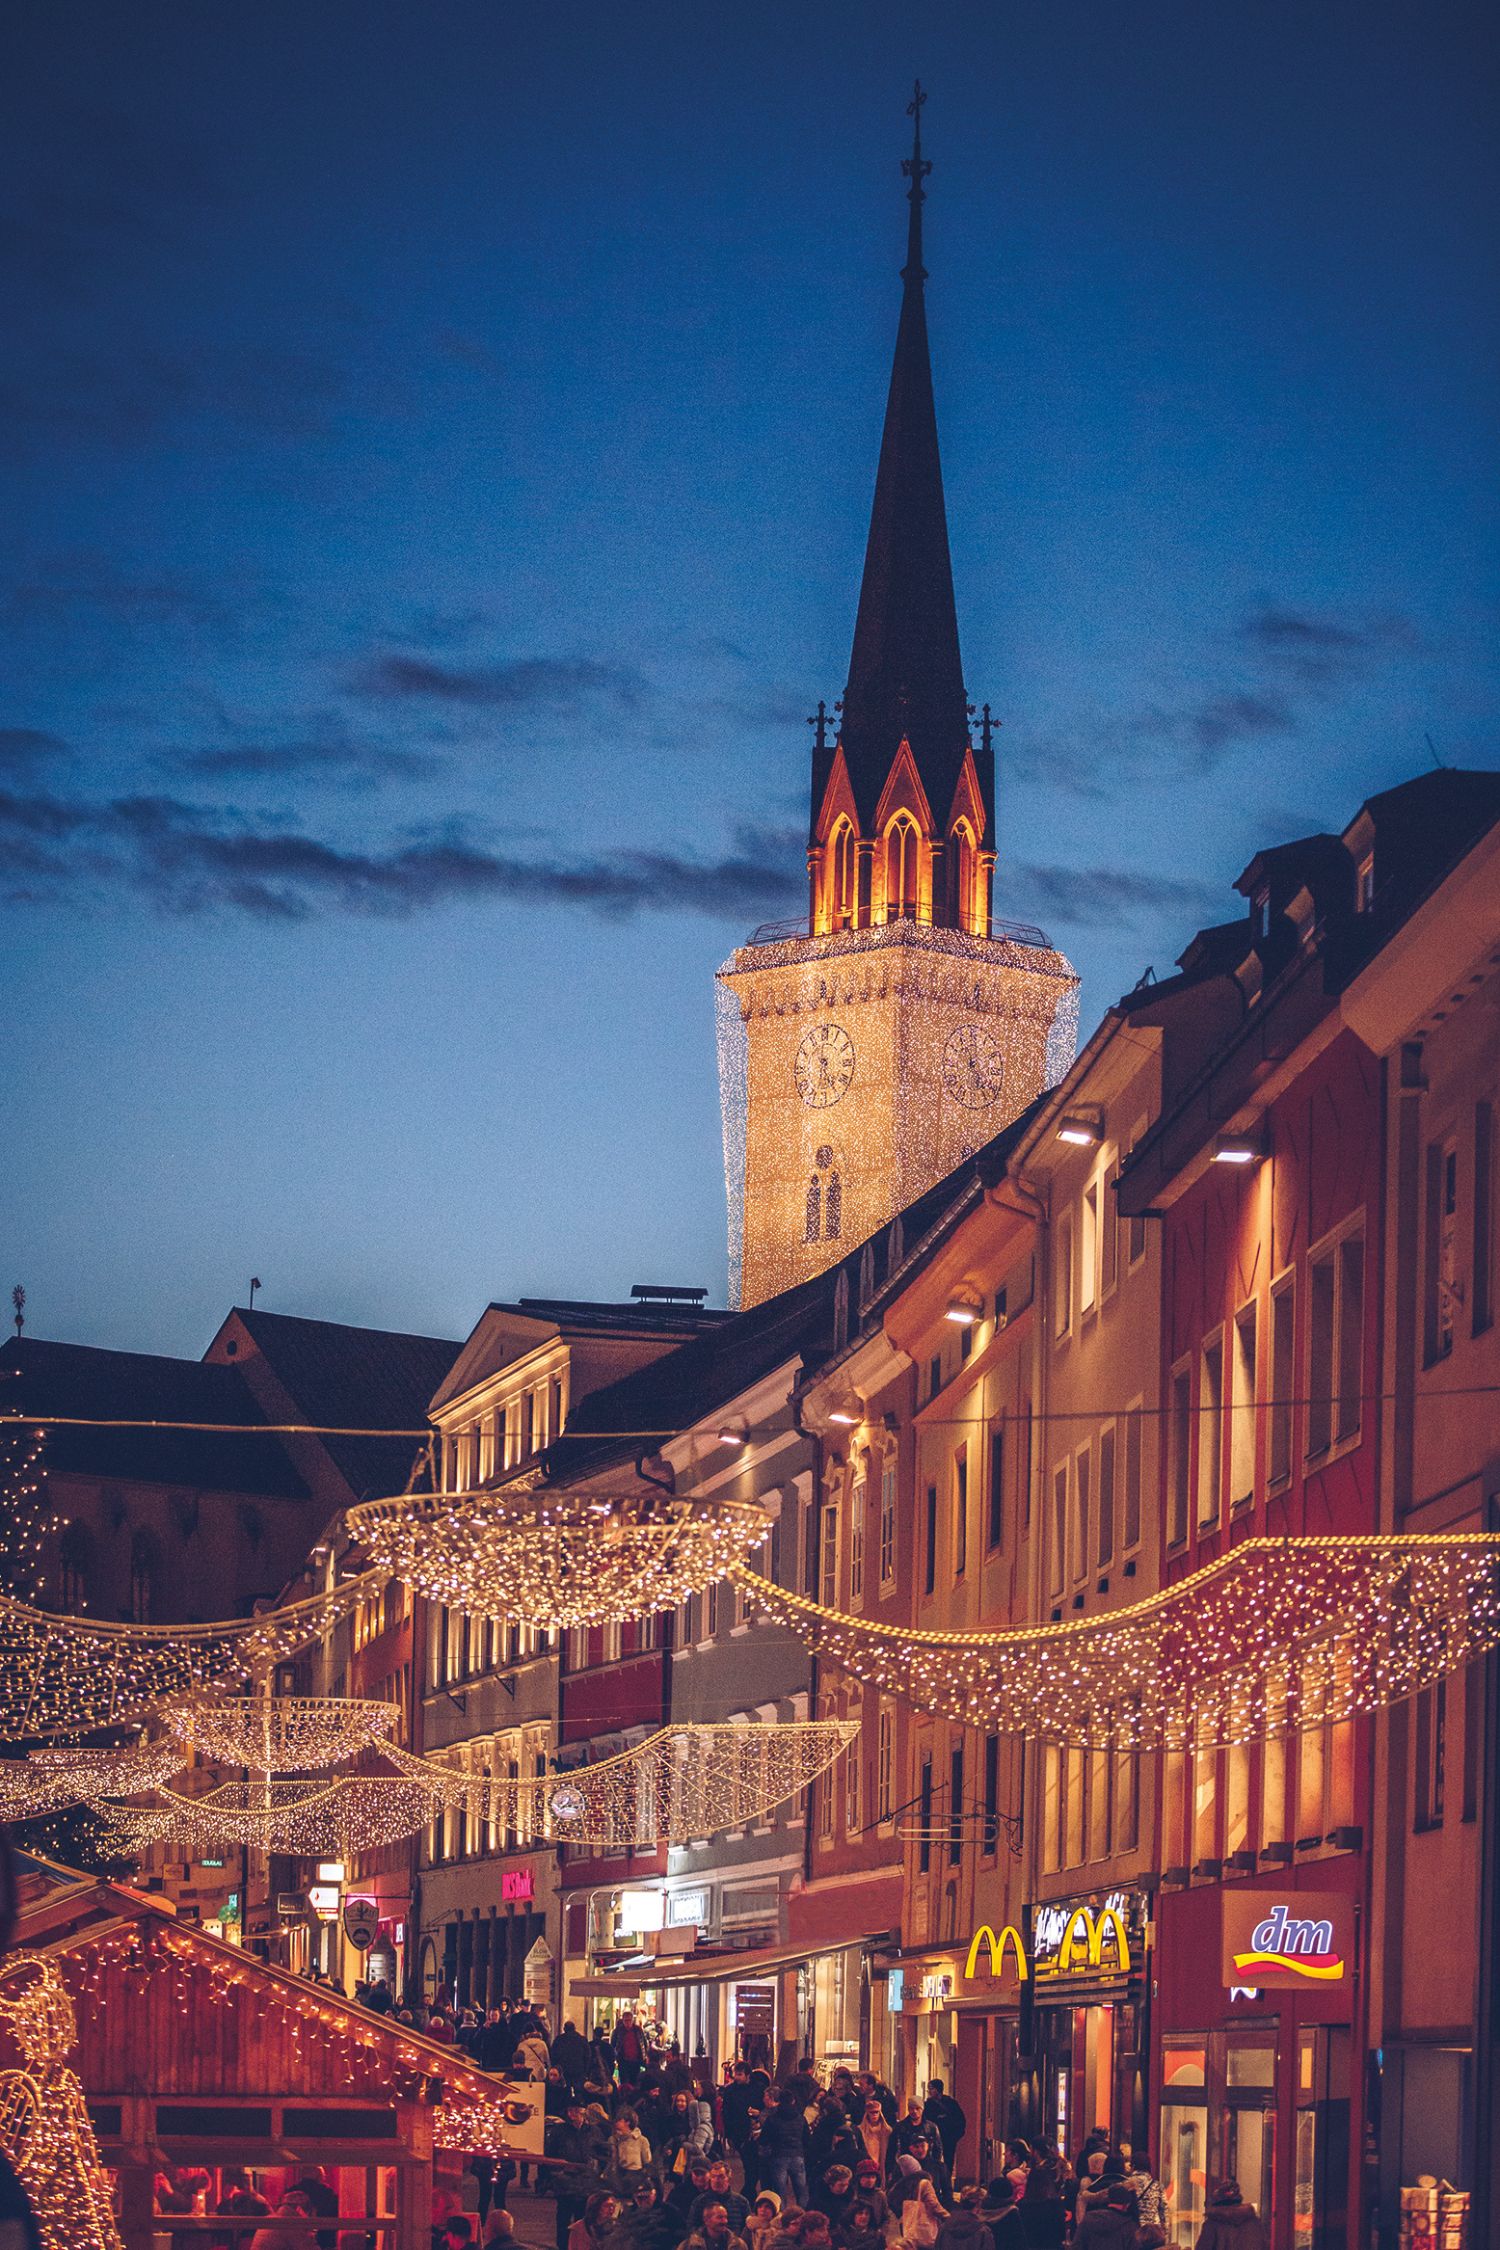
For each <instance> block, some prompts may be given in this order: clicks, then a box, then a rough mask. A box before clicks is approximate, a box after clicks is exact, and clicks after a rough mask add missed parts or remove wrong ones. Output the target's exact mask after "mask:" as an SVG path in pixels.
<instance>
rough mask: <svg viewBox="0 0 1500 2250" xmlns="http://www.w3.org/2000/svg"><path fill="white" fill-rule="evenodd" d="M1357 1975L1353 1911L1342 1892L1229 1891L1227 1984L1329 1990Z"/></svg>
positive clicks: (1276, 1989) (1268, 1989) (1261, 1988)
mask: <svg viewBox="0 0 1500 2250" xmlns="http://www.w3.org/2000/svg"><path fill="white" fill-rule="evenodd" d="M1353 1975H1354V1907H1353V1902H1352V1901H1351V1900H1350V1899H1348V1898H1346V1897H1344V1896H1343V1894H1342V1893H1341V1892H1338V1891H1287V1892H1281V1893H1278V1892H1276V1891H1271V1890H1262V1891H1240V1890H1226V1891H1225V1893H1224V1983H1225V1984H1226V1985H1227V1986H1233V1985H1248V1986H1250V1987H1252V1988H1253V1989H1254V1990H1256V1991H1258V1992H1299V1991H1300V1992H1328V1991H1337V1990H1338V1989H1339V1988H1340V1987H1347V1986H1348V1984H1349V1983H1350V1981H1351V1979H1352V1977H1353Z"/></svg>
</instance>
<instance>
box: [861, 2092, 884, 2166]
mask: <svg viewBox="0 0 1500 2250" xmlns="http://www.w3.org/2000/svg"><path fill="white" fill-rule="evenodd" d="M859 2138H860V2144H861V2146H862V2147H863V2149H864V2152H865V2154H866V2156H868V2157H869V2158H870V2160H871V2162H872V2163H874V2164H875V2165H877V2166H878V2167H879V2170H880V2173H881V2176H882V2178H883V2177H884V2175H885V2165H886V2157H887V2154H888V2152H889V2150H890V2145H891V2124H890V2120H889V2118H888V2117H887V2116H886V2114H885V2111H884V2110H883V2109H882V2108H881V2106H880V2098H879V2096H878V2095H876V2094H870V2095H868V2096H867V2097H866V2100H865V2106H864V2108H863V2110H862V2111H861V2112H860V2120H859ZM858 2169H859V2167H858V2165H856V2166H855V2170H856V2171H858Z"/></svg>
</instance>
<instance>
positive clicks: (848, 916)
mask: <svg viewBox="0 0 1500 2250" xmlns="http://www.w3.org/2000/svg"><path fill="white" fill-rule="evenodd" d="M828 864H829V869H830V872H831V886H832V887H831V891H830V899H831V905H832V912H831V917H830V919H831V922H832V926H833V928H834V929H836V930H852V929H853V927H854V924H855V921H856V919H857V917H856V914H855V905H856V893H855V873H854V864H855V863H854V830H853V828H852V827H851V826H850V824H849V822H848V821H847V820H839V821H838V822H836V823H835V826H834V831H833V834H832V836H831V837H830V838H829V843H828Z"/></svg>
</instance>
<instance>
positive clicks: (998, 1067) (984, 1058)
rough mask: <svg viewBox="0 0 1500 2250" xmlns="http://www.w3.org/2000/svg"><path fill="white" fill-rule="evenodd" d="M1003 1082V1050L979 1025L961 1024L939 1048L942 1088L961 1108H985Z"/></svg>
mask: <svg viewBox="0 0 1500 2250" xmlns="http://www.w3.org/2000/svg"><path fill="white" fill-rule="evenodd" d="M1004 1084H1005V1053H1004V1050H1003V1049H1002V1047H1001V1045H1000V1042H999V1040H998V1039H997V1038H996V1037H995V1035H994V1033H993V1032H992V1031H986V1030H985V1028H984V1026H983V1024H978V1023H963V1024H960V1025H959V1027H958V1029H957V1031H955V1032H951V1033H950V1034H949V1037H948V1043H947V1045H946V1046H945V1047H944V1049H943V1087H944V1090H945V1092H947V1093H948V1094H950V1095H951V1096H952V1098H953V1099H954V1101H956V1102H958V1103H960V1104H961V1105H962V1107H963V1108H965V1109H988V1108H989V1106H990V1104H991V1102H995V1101H998V1100H999V1098H1000V1093H1001V1089H1002V1088H1003V1087H1004Z"/></svg>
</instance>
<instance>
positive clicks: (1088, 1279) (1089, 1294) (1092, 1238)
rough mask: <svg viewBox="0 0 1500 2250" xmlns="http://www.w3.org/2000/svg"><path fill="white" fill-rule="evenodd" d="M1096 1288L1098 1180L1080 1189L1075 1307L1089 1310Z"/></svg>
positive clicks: (1096, 1293) (1092, 1303)
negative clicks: (1080, 1202) (1076, 1305)
mask: <svg viewBox="0 0 1500 2250" xmlns="http://www.w3.org/2000/svg"><path fill="white" fill-rule="evenodd" d="M1098 1287H1099V1182H1098V1180H1097V1179H1092V1180H1090V1181H1089V1184H1088V1186H1087V1187H1086V1188H1085V1189H1084V1191H1083V1202H1082V1204H1081V1206H1080V1209H1079V1226H1078V1309H1079V1311H1080V1312H1081V1313H1091V1312H1092V1311H1093V1309H1094V1305H1095V1302H1096V1300H1097V1296H1098Z"/></svg>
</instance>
